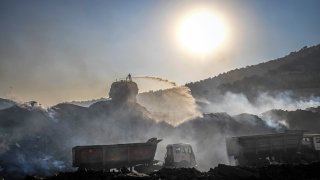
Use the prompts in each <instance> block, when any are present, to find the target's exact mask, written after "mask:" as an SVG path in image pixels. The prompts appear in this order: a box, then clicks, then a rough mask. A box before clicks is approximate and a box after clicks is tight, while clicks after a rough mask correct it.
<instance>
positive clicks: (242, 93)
mask: <svg viewBox="0 0 320 180" xmlns="http://www.w3.org/2000/svg"><path fill="white" fill-rule="evenodd" d="M186 86H187V87H189V88H190V89H191V93H192V95H193V96H194V97H195V98H196V99H197V101H198V103H199V104H200V105H201V106H202V107H203V111H209V112H210V111H215V108H217V106H221V105H222V106H223V104H225V101H233V102H234V101H237V102H238V103H239V102H241V103H242V104H253V106H255V105H257V104H258V105H259V103H263V104H264V105H268V103H269V101H273V102H272V104H277V103H278V104H279V103H283V104H286V102H285V101H287V104H290V103H291V105H292V103H293V104H294V103H296V102H298V103H299V104H301V103H310V105H312V103H316V104H317V102H319V96H320V45H317V46H312V47H304V48H302V49H301V50H299V51H297V52H291V53H290V54H289V55H287V56H285V57H283V58H279V59H275V60H272V61H268V62H265V63H260V64H257V65H252V66H247V67H245V68H240V69H235V70H232V71H229V72H226V73H222V74H220V75H218V76H215V77H213V78H208V79H205V80H201V81H198V82H192V83H188V84H186ZM261 101H263V102H261ZM233 102H229V103H231V104H232V103H233ZM289 102H290V103H289ZM217 103H219V104H217ZM210 106H211V107H210ZM226 108H228V107H226ZM229 108H230V109H232V106H229ZM298 108H304V107H303V106H298ZM218 109H220V108H218ZM271 109H272V108H271ZM221 110H223V109H221ZM225 110H227V109H225ZM263 110H267V109H263Z"/></svg>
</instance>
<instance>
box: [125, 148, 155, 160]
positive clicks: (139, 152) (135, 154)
mask: <svg viewBox="0 0 320 180" xmlns="http://www.w3.org/2000/svg"><path fill="white" fill-rule="evenodd" d="M155 150H156V148H155V147H154V146H140V147H130V149H129V159H130V161H131V162H135V161H152V160H153V158H154V154H155Z"/></svg>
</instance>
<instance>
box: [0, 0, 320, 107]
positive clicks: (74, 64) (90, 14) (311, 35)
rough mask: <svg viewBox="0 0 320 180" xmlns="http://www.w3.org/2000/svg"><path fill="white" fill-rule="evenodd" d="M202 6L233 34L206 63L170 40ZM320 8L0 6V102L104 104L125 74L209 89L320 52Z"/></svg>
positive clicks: (291, 0)
mask: <svg viewBox="0 0 320 180" xmlns="http://www.w3.org/2000/svg"><path fill="white" fill-rule="evenodd" d="M201 6H203V7H206V8H209V9H212V10H213V11H215V12H217V13H219V14H220V15H221V16H222V17H223V19H224V21H225V23H226V24H227V25H228V27H229V34H228V38H227V41H226V42H225V46H224V47H223V48H220V49H219V50H217V51H216V52H214V53H211V54H210V55H205V56H199V55H195V54H191V53H190V52H188V51H186V50H184V49H183V48H181V46H179V44H178V43H177V40H176V35H175V33H174V32H175V29H176V28H177V26H178V24H179V21H180V19H181V16H182V15H183V14H185V13H187V12H188V11H190V10H192V9H193V8H195V7H201ZM319 8H320V1H319V0H305V1H302V0H299V1H295V0H287V1H284V0H283V1H279V0H263V1H262V0H259V1H256V0H246V1H240V0H235V1H231V0H229V1H201V0H194V1H182V0H173V1H169V0H167V1H166V0H159V1H155V0H153V1H152V0H135V1H134V0H128V1H125V0H114V1H106V0H105V1H104V0H87V1H79V0H77V1H73V0H65V1H59V0H54V1H49V0H38V1H31V0H24V1H21V0H20V1H14V0H8V1H5V0H1V1H0V97H4V98H15V99H16V100H21V101H27V100H36V101H39V102H41V103H43V104H47V105H52V104H54V103H57V102H61V101H70V100H86V99H92V98H99V97H106V96H107V93H108V90H109V87H110V85H111V83H112V82H113V81H114V80H115V79H116V78H121V77H125V76H126V74H127V73H129V72H130V73H132V74H133V75H139V76H141V75H147V76H157V77H162V78H164V79H169V80H170V81H175V82H177V83H178V84H184V83H187V82H192V81H197V80H200V79H205V78H208V77H212V76H215V75H217V74H219V73H221V72H224V71H228V70H231V69H234V68H239V67H243V66H247V65H251V64H256V63H260V62H263V61H268V60H271V59H275V58H278V57H282V56H284V55H286V54H288V53H289V52H291V51H295V50H299V49H300V48H302V47H303V46H306V45H307V46H311V45H316V44H319V43H320V20H319V17H320V11H319ZM141 88H142V89H143V88H144V87H143V85H141Z"/></svg>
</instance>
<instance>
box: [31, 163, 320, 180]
mask: <svg viewBox="0 0 320 180" xmlns="http://www.w3.org/2000/svg"><path fill="white" fill-rule="evenodd" d="M39 179H45V180H62V179H63V180H66V179H70V180H82V179H90V180H106V179H157V180H158V179H175V180H176V179H213V180H215V179H216V180H238V179H239V180H240V179H241V180H264V179H268V180H269V179H271V180H275V179H277V180H305V179H308V180H311V179H312V180H315V179H319V180H320V163H319V162H318V163H312V164H308V165H270V166H266V167H261V168H253V167H239V166H228V165H223V164H220V165H218V166H217V167H215V168H214V169H210V170H209V171H208V172H200V171H198V170H196V169H161V170H159V171H157V172H153V173H150V174H138V173H131V172H129V171H127V170H126V169H125V170H124V169H123V170H121V172H103V171H85V170H82V171H75V172H61V173H58V174H56V175H54V176H51V177H36V176H27V177H25V180H39Z"/></svg>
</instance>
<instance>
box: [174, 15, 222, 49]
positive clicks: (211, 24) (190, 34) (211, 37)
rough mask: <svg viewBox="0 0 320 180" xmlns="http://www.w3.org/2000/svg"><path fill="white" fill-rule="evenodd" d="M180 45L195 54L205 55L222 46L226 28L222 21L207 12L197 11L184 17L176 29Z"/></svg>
mask: <svg viewBox="0 0 320 180" xmlns="http://www.w3.org/2000/svg"><path fill="white" fill-rule="evenodd" d="M177 33H178V35H177V36H178V40H179V42H180V44H181V45H182V46H183V47H185V48H186V49H188V50H189V51H191V52H192V53H197V54H207V53H210V52H212V51H214V50H215V49H217V48H218V47H219V46H221V45H222V43H223V42H224V40H225V38H226V27H225V24H224V22H223V21H222V19H221V18H220V17H219V16H217V15H216V14H214V13H213V12H211V11H209V10H198V11H194V12H191V13H190V14H188V15H187V16H185V17H184V18H183V19H182V21H181V22H180V24H179V27H178V32H177Z"/></svg>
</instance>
